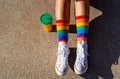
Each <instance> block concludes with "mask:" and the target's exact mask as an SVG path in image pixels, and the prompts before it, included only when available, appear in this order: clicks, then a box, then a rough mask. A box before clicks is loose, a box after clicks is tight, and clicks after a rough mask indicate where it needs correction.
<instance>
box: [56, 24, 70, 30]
mask: <svg viewBox="0 0 120 79" xmlns="http://www.w3.org/2000/svg"><path fill="white" fill-rule="evenodd" d="M68 29H69V26H60V25H59V26H57V30H68Z"/></svg>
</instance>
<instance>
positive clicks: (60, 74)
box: [55, 66, 68, 76]
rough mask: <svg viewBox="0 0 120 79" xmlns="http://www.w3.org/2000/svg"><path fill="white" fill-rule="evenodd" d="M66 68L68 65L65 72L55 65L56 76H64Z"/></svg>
mask: <svg viewBox="0 0 120 79" xmlns="http://www.w3.org/2000/svg"><path fill="white" fill-rule="evenodd" d="M67 70H68V67H67V68H66V71H65V72H61V71H59V70H58V68H57V67H56V66H55V71H56V73H57V75H58V76H64V75H66V74H67Z"/></svg>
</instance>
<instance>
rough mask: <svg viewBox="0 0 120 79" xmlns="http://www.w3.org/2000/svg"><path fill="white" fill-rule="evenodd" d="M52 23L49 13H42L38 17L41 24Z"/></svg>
mask: <svg viewBox="0 0 120 79" xmlns="http://www.w3.org/2000/svg"><path fill="white" fill-rule="evenodd" d="M52 21H53V18H52V15H51V14H50V13H44V14H42V15H41V16H40V22H41V23H42V24H50V23H52Z"/></svg>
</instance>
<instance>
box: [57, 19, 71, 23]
mask: <svg viewBox="0 0 120 79" xmlns="http://www.w3.org/2000/svg"><path fill="white" fill-rule="evenodd" d="M56 23H69V20H56Z"/></svg>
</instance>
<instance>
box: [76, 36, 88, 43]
mask: <svg viewBox="0 0 120 79" xmlns="http://www.w3.org/2000/svg"><path fill="white" fill-rule="evenodd" d="M82 40H84V41H87V38H86V37H79V38H77V41H78V42H80V41H82Z"/></svg>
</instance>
